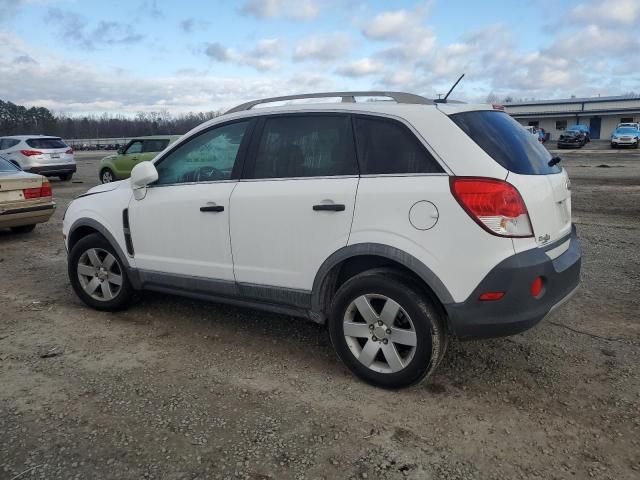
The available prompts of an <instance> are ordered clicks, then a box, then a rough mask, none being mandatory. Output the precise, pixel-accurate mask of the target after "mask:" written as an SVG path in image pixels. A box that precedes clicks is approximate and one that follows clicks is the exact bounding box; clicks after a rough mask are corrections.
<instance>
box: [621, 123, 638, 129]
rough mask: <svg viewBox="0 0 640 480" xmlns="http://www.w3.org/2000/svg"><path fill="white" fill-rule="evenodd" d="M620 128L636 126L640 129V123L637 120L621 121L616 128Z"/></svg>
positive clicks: (635, 127)
mask: <svg viewBox="0 0 640 480" xmlns="http://www.w3.org/2000/svg"><path fill="white" fill-rule="evenodd" d="M618 128H634V129H636V130H640V123H637V122H627V123H619V124H618V126H617V127H616V130H617V129H618Z"/></svg>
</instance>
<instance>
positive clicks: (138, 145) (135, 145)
mask: <svg viewBox="0 0 640 480" xmlns="http://www.w3.org/2000/svg"><path fill="white" fill-rule="evenodd" d="M140 152H142V141H141V140H136V141H134V142H131V143H130V144H129V146H128V147H127V150H126V151H125V152H124V153H125V154H127V155H133V154H135V153H140Z"/></svg>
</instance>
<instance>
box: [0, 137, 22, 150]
mask: <svg viewBox="0 0 640 480" xmlns="http://www.w3.org/2000/svg"><path fill="white" fill-rule="evenodd" d="M19 143H20V140H16V139H13V138H0V150H6V149H8V148H11V147H15V146H16V145H17V144H19Z"/></svg>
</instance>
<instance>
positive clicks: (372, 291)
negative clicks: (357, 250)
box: [329, 269, 448, 389]
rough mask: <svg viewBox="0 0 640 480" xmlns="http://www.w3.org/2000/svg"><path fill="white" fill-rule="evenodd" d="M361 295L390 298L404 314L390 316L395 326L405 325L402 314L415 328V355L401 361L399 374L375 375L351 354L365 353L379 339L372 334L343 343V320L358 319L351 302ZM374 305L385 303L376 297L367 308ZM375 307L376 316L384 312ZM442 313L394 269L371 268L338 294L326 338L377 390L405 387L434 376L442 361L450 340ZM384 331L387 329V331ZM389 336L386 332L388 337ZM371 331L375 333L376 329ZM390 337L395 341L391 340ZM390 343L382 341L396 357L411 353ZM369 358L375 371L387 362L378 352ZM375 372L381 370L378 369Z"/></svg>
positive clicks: (345, 284)
mask: <svg viewBox="0 0 640 480" xmlns="http://www.w3.org/2000/svg"><path fill="white" fill-rule="evenodd" d="M363 295H372V296H374V297H375V296H384V297H387V298H389V299H392V300H393V301H395V302H397V303H398V304H399V305H400V307H401V309H402V310H403V311H404V312H402V310H401V311H400V314H399V316H397V317H394V318H395V320H394V321H398V320H403V321H405V322H406V321H407V320H406V316H405V315H404V313H405V312H406V315H407V316H408V317H409V319H410V320H409V321H410V322H411V323H412V324H413V331H415V343H416V345H415V347H413V353H412V354H411V353H408V354H406V356H405V357H404V358H403V363H404V361H406V362H407V363H406V364H405V365H403V367H402V368H401V369H399V370H398V371H389V372H387V373H384V372H380V371H375V370H373V369H372V368H370V367H369V366H365V365H364V364H363V363H361V362H360V360H358V358H357V357H356V354H355V353H354V352H353V351H352V348H355V349H358V348H360V349H361V350H360V352H363V351H364V348H365V346H366V345H368V344H369V343H370V342H373V341H374V340H375V339H377V337H375V334H374V333H371V335H372V336H371V337H369V338H358V339H355V338H353V337H352V338H350V340H349V342H350V344H351V348H350V344H349V343H348V341H347V339H346V338H345V335H344V320H345V317H347V318H349V316H350V315H354V317H353V318H354V320H355V319H356V318H357V317H358V315H359V313H355V314H352V313H351V312H353V311H354V310H353V305H354V302H355V300H356V299H358V298H360V297H361V296H363ZM375 301H380V302H383V301H384V300H377V299H376V298H373V299H372V300H370V303H369V304H370V305H371V306H372V307H373V309H374V311H375V310H376V306H374V302H375ZM377 308H379V309H380V310H379V311H378V312H377V313H378V314H380V313H381V311H382V307H381V306H378V307H377ZM440 312H441V309H440V308H439V307H438V306H437V305H436V304H435V302H433V301H432V300H431V299H430V298H429V297H428V296H427V295H426V293H424V292H423V291H422V289H421V288H420V287H419V286H418V285H417V284H415V282H414V281H413V280H412V279H410V278H408V277H405V276H403V275H402V274H401V273H399V272H396V271H393V270H389V269H374V270H369V271H366V272H363V273H360V274H358V275H356V276H354V277H352V278H350V279H349V280H347V281H346V282H345V283H344V284H343V285H342V286H341V287H340V288H339V289H338V291H337V292H336V294H335V296H334V298H333V301H332V303H331V309H330V315H329V334H330V336H331V342H332V344H333V346H334V348H335V350H336V352H337V354H338V356H339V357H340V358H341V359H342V361H343V362H344V363H345V365H346V366H347V367H348V368H349V369H350V370H351V371H352V372H353V373H354V374H355V375H356V376H357V377H359V378H360V379H362V380H364V381H365V382H367V383H370V384H371V385H374V386H377V387H382V388H388V389H398V388H404V387H409V386H411V385H415V384H417V383H419V382H421V381H423V380H425V379H426V378H427V377H428V376H429V375H430V374H431V373H433V371H434V370H435V369H436V367H437V366H438V364H439V363H440V361H441V360H442V357H443V356H444V352H445V350H446V346H447V341H448V338H447V336H446V333H445V330H444V321H443V314H442V313H440ZM361 318H363V317H360V319H361ZM381 318H382V317H381ZM363 325H365V326H366V323H363ZM376 325H377V324H376ZM385 325H386V324H385ZM397 326H398V325H397V324H396V327H397ZM369 328H370V327H369ZM384 328H387V327H386V326H385V327H384ZM389 331H390V330H387V333H389ZM372 332H375V330H374V331H372ZM392 338H393V336H392V335H390V336H389V339H392ZM389 339H385V340H387V341H388V343H389V345H392V346H393V349H394V351H395V352H396V353H399V350H398V349H405V352H406V349H409V350H411V348H412V347H407V346H405V345H397V344H396V343H394V342H392V341H389ZM378 340H379V339H378ZM354 342H357V343H358V345H359V346H358V347H356V346H355V343H354ZM375 343H377V344H378V345H379V347H378V348H387V347H386V346H387V343H386V342H385V344H384V345H385V346H383V345H382V344H381V343H380V341H378V342H374V347H375ZM361 355H362V353H361ZM401 356H402V355H401ZM373 358H374V361H373V363H372V364H371V366H378V365H384V362H385V361H386V358H387V357H386V356H385V353H384V351H383V350H382V349H380V350H379V351H377V353H376V356H375V357H373ZM388 365H390V363H388ZM377 368H380V367H379V366H378V367H377Z"/></svg>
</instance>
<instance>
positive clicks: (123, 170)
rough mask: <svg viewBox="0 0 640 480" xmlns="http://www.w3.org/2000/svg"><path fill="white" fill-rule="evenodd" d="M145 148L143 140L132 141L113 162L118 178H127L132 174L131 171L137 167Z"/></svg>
mask: <svg viewBox="0 0 640 480" xmlns="http://www.w3.org/2000/svg"><path fill="white" fill-rule="evenodd" d="M143 148H144V142H143V140H132V141H131V142H129V144H128V145H127V146H126V147H125V149H124V151H123V152H122V154H120V155H118V156H117V157H116V158H115V160H114V161H113V168H114V169H115V172H114V173H115V174H116V177H117V178H127V177H128V176H129V174H130V173H131V169H132V168H133V167H135V166H136V163H138V161H139V159H140V156H141V155H142V150H143Z"/></svg>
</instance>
